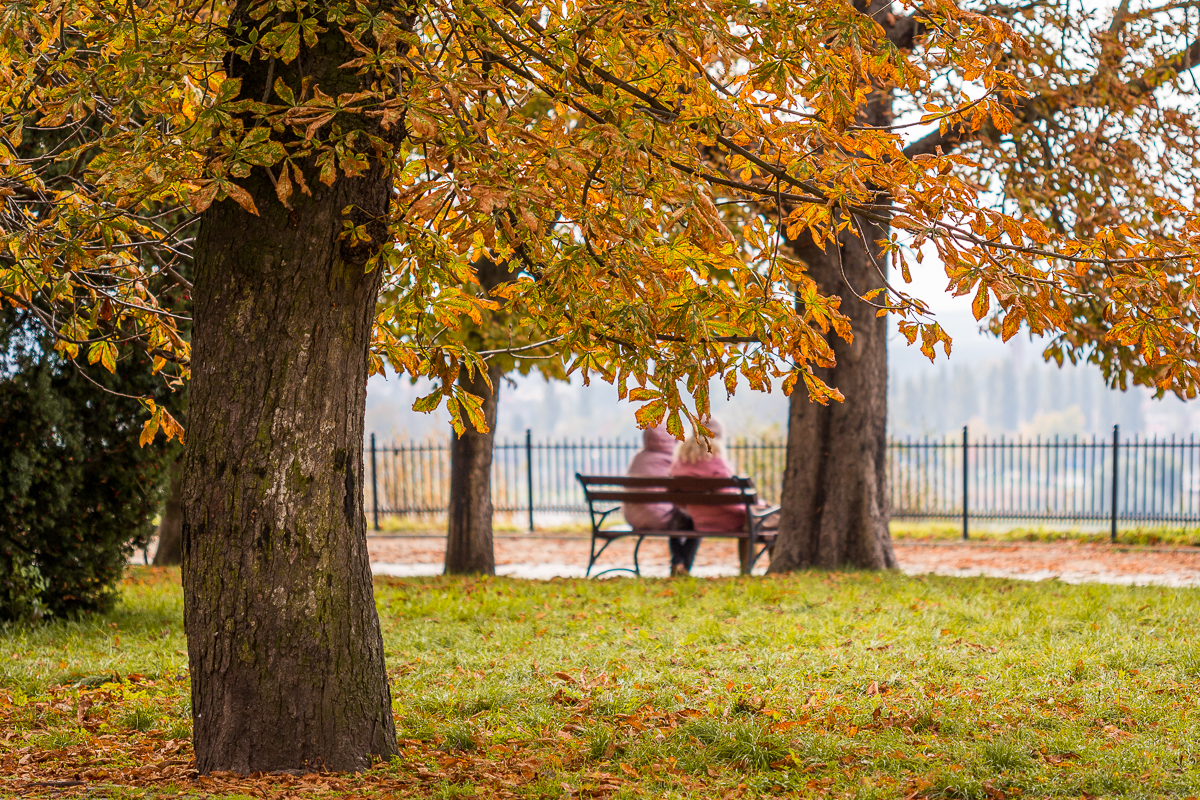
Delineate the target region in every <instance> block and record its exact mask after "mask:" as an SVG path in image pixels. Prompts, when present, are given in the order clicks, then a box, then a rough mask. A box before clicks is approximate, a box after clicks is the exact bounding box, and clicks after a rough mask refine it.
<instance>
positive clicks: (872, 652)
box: [0, 569, 1200, 798]
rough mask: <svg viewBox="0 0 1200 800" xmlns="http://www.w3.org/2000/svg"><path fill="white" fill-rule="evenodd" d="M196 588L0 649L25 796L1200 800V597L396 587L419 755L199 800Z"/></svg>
mask: <svg viewBox="0 0 1200 800" xmlns="http://www.w3.org/2000/svg"><path fill="white" fill-rule="evenodd" d="M177 581H178V573H177V572H175V571H158V570H153V569H136V570H134V571H133V572H132V574H131V577H130V578H129V580H128V581H127V582H126V586H125V601H124V604H123V605H122V607H121V608H120V609H119V610H117V611H116V612H114V613H112V614H109V615H107V616H103V617H96V618H89V619H86V620H83V621H77V622H56V623H52V624H49V625H43V626H40V627H33V628H26V627H9V628H5V629H0V795H24V796H80V797H83V796H86V797H168V796H170V797H175V796H179V795H183V796H206V797H225V798H233V797H239V798H240V797H272V798H284V797H372V798H384V797H432V798H453V797H523V798H554V797H564V798H565V797H571V798H576V797H578V798H591V797H599V798H621V797H692V798H712V797H737V798H743V797H745V798H751V797H777V796H797V795H798V796H813V797H816V796H821V797H826V796H834V797H856V798H871V797H961V798H997V797H1016V796H1027V797H1028V796H1039V797H1040V796H1062V797H1085V796H1088V797H1090V796H1123V797H1164V796H1166V797H1181V798H1184V797H1191V796H1193V795H1198V794H1200V765H1198V763H1197V760H1198V758H1200V744H1198V742H1200V738H1198V735H1197V734H1198V733H1200V731H1198V727H1200V704H1198V702H1197V701H1198V699H1200V649H1198V648H1197V645H1196V642H1195V634H1196V626H1197V622H1198V621H1200V592H1198V591H1195V590H1188V589H1144V588H1143V589H1138V588H1121V587H1111V586H1102V585H1085V586H1068V585H1063V584H1060V583H1056V582H1047V583H1021V582H1007V581H998V580H988V579H952V578H932V577H927V578H912V577H905V576H903V575H897V574H889V575H877V574H854V573H842V574H825V573H809V574H802V575H797V576H794V577H789V578H783V579H776V578H766V579H763V578H753V579H728V580H710V581H700V580H690V579H685V580H677V581H651V580H646V581H633V580H623V579H622V580H613V581H582V580H580V581H551V582H524V581H515V580H505V579H492V580H463V579H444V578H428V579H414V580H403V581H401V580H389V579H380V580H379V581H378V582H377V594H378V600H379V609H380V615H381V619H382V622H383V628H384V636H385V639H386V644H387V651H388V664H389V671H390V674H391V678H392V694H393V698H394V705H395V713H396V723H397V728H398V729H399V732H400V736H401V739H402V742H401V747H402V751H403V752H402V755H401V757H400V758H398V759H395V760H394V761H393V762H392V763H389V764H379V765H378V766H376V767H375V768H374V769H372V770H371V771H369V772H367V773H364V774H362V775H358V776H347V775H315V774H314V775H308V776H296V777H290V776H257V777H251V778H238V777H234V776H227V775H226V776H221V775H218V776H211V777H205V778H197V776H196V775H195V773H194V771H192V769H191V763H192V762H191V748H190V744H189V743H188V739H187V737H188V732H189V723H188V684H187V670H186V658H185V656H184V655H183V650H184V641H183V636H182V630H181V622H180V614H181V598H180V591H179V587H178V583H177Z"/></svg>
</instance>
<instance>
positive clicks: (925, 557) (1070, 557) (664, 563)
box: [368, 534, 1200, 586]
mask: <svg viewBox="0 0 1200 800" xmlns="http://www.w3.org/2000/svg"><path fill="white" fill-rule="evenodd" d="M368 544H369V549H370V553H371V563H372V569H373V570H374V572H375V573H376V574H377V575H397V576H413V575H438V574H441V571H442V562H443V559H444V557H445V537H444V536H441V535H439V534H428V535H414V534H405V535H396V536H386V535H383V536H372V537H370V538H369V543H368ZM895 546H896V555H897V557H898V558H899V560H900V567H901V569H903V570H904V571H905V572H907V573H909V574H919V573H934V574H937V575H952V576H962V577H965V576H973V575H987V576H991V577H998V578H1018V579H1021V580H1035V581H1036V580H1046V579H1050V578H1058V579H1059V580H1063V581H1066V582H1068V583H1085V582H1096V583H1115V584H1131V585H1158V586H1200V548H1143V547H1122V546H1120V545H1118V546H1115V547H1114V546H1112V545H1106V544H1081V543H1079V542H1056V543H1049V544H1046V543H1024V542H1022V543H1009V542H971V543H958V542H921V541H911V540H897V541H896V542H895ZM632 552H633V544H632V543H631V542H628V541H626V542H617V543H615V544H613V545H612V546H610V547H609V549H608V551H607V552H606V553H605V555H604V558H603V560H602V564H604V565H606V566H612V565H618V564H628V563H630V562H631V560H632V559H631V555H632ZM587 560H588V539H587V537H586V536H580V535H578V534H576V535H553V534H530V535H525V534H499V535H497V537H496V572H498V573H499V574H501V575H515V576H517V577H522V578H542V579H548V578H554V577H582V576H583V574H584V571H585V570H586V569H587ZM641 563H642V574H643V575H647V576H666V575H667V574H668V571H669V566H670V556H669V554H668V551H667V544H666V542H665V541H663V540H656V541H647V542H646V543H645V544H643V545H642V550H641ZM764 567H765V563H764V565H763V566H760V567H759V569H758V570H756V571H758V572H762V571H763V569H764ZM692 574H694V575H696V576H698V577H713V576H720V575H735V574H737V549H736V546H735V543H734V542H733V541H731V540H717V539H714V540H707V541H705V542H704V543H703V544H701V545H700V552H699V554H698V555H697V557H696V566H695V568H694V569H693V570H692Z"/></svg>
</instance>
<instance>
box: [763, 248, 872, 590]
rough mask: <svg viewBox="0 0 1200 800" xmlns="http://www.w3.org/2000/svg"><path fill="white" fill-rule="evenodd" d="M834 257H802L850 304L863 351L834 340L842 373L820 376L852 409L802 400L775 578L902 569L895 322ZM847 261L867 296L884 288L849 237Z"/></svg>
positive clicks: (791, 426) (794, 423) (794, 403)
mask: <svg viewBox="0 0 1200 800" xmlns="http://www.w3.org/2000/svg"><path fill="white" fill-rule="evenodd" d="M868 235H871V233H870V230H869V229H868ZM828 248H829V254H828V255H825V254H824V253H821V251H820V250H817V249H816V248H805V249H804V250H803V251H801V253H800V254H801V257H802V258H803V259H804V260H805V262H806V263H807V264H808V265H809V269H810V274H811V275H812V276H813V278H814V279H815V280H816V281H817V283H818V284H819V285H820V287H821V291H822V292H825V293H828V294H836V295H838V296H840V297H841V298H842V310H843V311H844V312H846V314H847V316H849V317H850V318H851V321H852V325H853V329H854V343H853V344H850V345H848V344H846V343H845V342H843V341H842V340H841V339H838V338H836V337H834V336H833V334H830V337H831V339H832V341H833V350H834V354H835V356H836V358H837V365H836V366H834V367H833V368H831V369H818V370H816V374H817V376H818V377H820V378H821V379H822V380H824V381H825V382H826V383H828V384H829V385H831V386H835V387H837V388H838V389H839V390H840V391H841V392H842V394H843V395H844V396H845V398H846V399H845V402H842V403H834V402H831V403H830V404H829V405H827V406H822V405H819V404H817V403H813V402H811V401H810V400H809V399H808V395H807V394H806V393H805V392H804V391H803V390H802V389H801V390H799V391H796V392H793V393H792V397H791V408H790V413H789V415H788V440H787V464H786V466H785V468H784V473H783V491H782V494H781V498H780V499H781V505H782V510H781V514H780V520H779V537H778V540H777V541H776V543H775V548H774V551H773V552H772V554H771V566H770V571H771V572H787V571H790V570H795V569H804V568H807V567H821V568H826V569H832V568H835V567H841V566H846V565H850V566H855V567H862V568H866V569H886V568H892V567H895V566H896V556H895V554H894V553H893V551H892V540H891V537H890V535H889V534H888V514H889V507H888V491H887V463H886V460H885V459H886V456H887V450H886V447H887V338H886V334H887V321H886V320H885V319H881V318H876V316H875V311H876V309H875V308H873V307H872V306H871V305H869V304H868V303H865V302H863V301H862V300H859V299H858V298H857V297H855V296H854V294H853V293H852V292H851V290H850V289H849V288H848V287H847V286H846V283H845V281H844V280H843V279H842V276H841V268H840V267H839V265H838V263H837V252H836V250H835V249H834V247H833V245H832V244H831V245H829V246H828ZM814 251H815V252H814ZM842 260H843V264H844V266H845V271H846V277H848V278H849V279H850V281H851V283H852V285H853V287H854V290H855V291H857V292H858V293H859V294H866V292H868V291H870V290H871V289H874V288H876V287H878V286H879V285H880V283H881V280H880V277H879V275H878V273H876V272H875V268H874V266H873V265H872V264H871V262H870V257H869V256H868V254H867V251H866V249H865V248H863V246H862V243H861V241H859V240H858V239H856V238H854V237H853V235H852V234H847V233H844V234H843V235H842Z"/></svg>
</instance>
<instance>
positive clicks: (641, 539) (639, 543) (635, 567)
mask: <svg viewBox="0 0 1200 800" xmlns="http://www.w3.org/2000/svg"><path fill="white" fill-rule="evenodd" d="M644 541H646V537H645V536H639V537H638V540H637V544H635V545H634V546H633V574H634V575H637V576H638V577H639V578H640V577H642V568H641V566H640V565H639V564H638V551H639V550H641V549H642V542H644Z"/></svg>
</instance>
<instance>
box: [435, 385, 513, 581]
mask: <svg viewBox="0 0 1200 800" xmlns="http://www.w3.org/2000/svg"><path fill="white" fill-rule="evenodd" d="M488 375H489V377H490V378H491V382H492V386H491V388H490V389H489V388H488V386H487V384H486V383H485V382H484V379H483V375H481V374H479V373H475V377H474V378H473V379H472V378H468V377H467V375H466V373H465V372H464V373H462V375H461V377H460V379H459V384H460V385H461V386H462V387H463V388H464V389H466V390H467V391H468V392H470V393H471V394H473V395H475V396H477V397H480V398H482V399H483V413H484V417H485V418H486V419H487V427H488V431H487V433H481V432H480V431H477V430H475V429H474V428H472V427H470V425H469V424H468V425H467V428H466V430H465V431H463V433H462V434H461V435H458V434H456V435H453V437H452V438H451V440H450V508H449V520H448V529H447V535H446V574H447V575H469V574H480V575H495V574H496V556H495V549H494V547H493V542H492V444H493V442H494V441H495V437H496V409H497V407H498V404H499V400H500V381H501V380H502V379H503V377H504V373H503V372H502V371H501V370H500V369H499V368H498V367H495V366H493V367H491V368H490V370H489V373H488Z"/></svg>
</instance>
